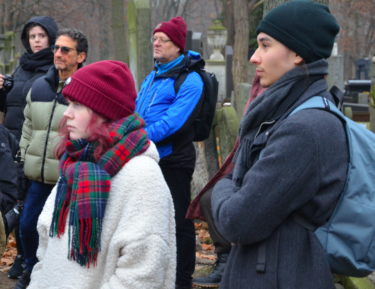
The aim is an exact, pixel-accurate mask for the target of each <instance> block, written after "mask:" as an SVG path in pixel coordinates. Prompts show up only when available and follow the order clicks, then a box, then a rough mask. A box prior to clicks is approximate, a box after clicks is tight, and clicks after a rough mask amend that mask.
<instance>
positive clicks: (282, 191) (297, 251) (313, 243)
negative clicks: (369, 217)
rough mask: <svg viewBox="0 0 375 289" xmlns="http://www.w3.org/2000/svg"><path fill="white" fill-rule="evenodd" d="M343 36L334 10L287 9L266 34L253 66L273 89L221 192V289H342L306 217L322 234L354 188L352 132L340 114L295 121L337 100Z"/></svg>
mask: <svg viewBox="0 0 375 289" xmlns="http://www.w3.org/2000/svg"><path fill="white" fill-rule="evenodd" d="M339 30H340V27H339V25H338V24H337V21H336V20H335V18H334V17H333V16H332V14H331V13H330V11H329V8H328V7H327V6H325V5H322V4H319V3H316V2H313V1H309V0H295V1H290V2H286V3H285V4H282V5H280V6H278V7H276V8H274V9H273V10H272V11H270V12H269V13H268V14H267V15H266V16H265V17H264V19H263V20H262V21H261V22H260V24H259V26H258V28H257V41H258V44H259V48H258V49H257V50H256V51H255V53H254V54H253V56H252V57H251V59H250V62H251V63H252V64H254V65H256V72H257V75H258V76H259V78H260V83H261V85H262V86H263V87H267V90H266V91H264V92H263V93H262V94H261V95H259V96H258V97H257V98H256V99H255V100H254V101H253V102H252V103H251V104H250V106H249V108H248V110H247V112H246V114H245V116H244V118H243V119H242V121H241V124H240V128H239V143H240V145H239V147H238V149H237V152H236V154H235V156H234V158H233V162H234V168H233V170H232V171H231V172H230V173H229V174H228V175H226V176H225V177H224V178H223V179H222V180H220V181H219V182H218V183H217V184H216V185H215V187H214V189H213V193H212V199H211V202H212V212H213V216H214V220H215V224H216V226H217V229H218V231H219V232H220V233H221V234H222V235H223V236H224V237H225V238H226V239H227V240H228V241H229V242H231V243H232V244H233V247H232V250H231V252H230V255H229V258H228V261H227V265H226V268H225V271H224V274H223V278H222V280H221V284H220V288H221V289H243V288H251V289H270V288H278V289H297V288H303V289H316V288H324V289H334V288H335V285H334V282H333V279H332V275H331V272H330V268H329V264H328V260H327V258H326V253H325V251H324V249H323V247H322V246H321V244H320V242H319V240H318V239H317V238H316V236H315V235H314V233H313V232H312V231H309V230H307V229H306V228H305V227H303V226H301V225H299V224H298V223H296V222H295V221H294V220H293V218H292V216H293V214H294V212H297V213H298V214H299V215H300V216H303V217H304V218H306V219H308V220H309V221H311V222H312V223H313V224H315V225H316V226H321V225H323V224H325V222H326V221H327V220H328V219H329V218H330V216H331V214H332V212H333V210H334V208H335V206H336V204H337V201H338V199H339V196H340V194H341V192H342V190H343V189H344V185H345V182H346V177H347V169H348V162H349V154H348V146H347V141H346V134H345V130H344V126H343V124H342V123H341V121H340V120H339V119H338V118H337V117H336V116H334V115H333V114H331V113H329V112H327V111H323V110H318V109H307V110H302V111H299V112H296V113H295V114H293V115H291V116H290V113H291V112H292V111H293V110H294V109H295V108H297V107H298V106H299V105H301V104H302V103H304V102H305V101H306V100H308V99H310V98H311V97H314V96H317V95H319V96H322V97H325V98H327V99H329V100H331V101H332V102H334V100H333V97H332V95H331V94H330V93H329V92H328V91H327V89H328V86H327V81H326V79H325V76H326V75H327V74H328V62H327V60H326V58H328V57H330V55H331V51H332V48H333V44H334V39H335V37H336V35H337V34H338V32H339Z"/></svg>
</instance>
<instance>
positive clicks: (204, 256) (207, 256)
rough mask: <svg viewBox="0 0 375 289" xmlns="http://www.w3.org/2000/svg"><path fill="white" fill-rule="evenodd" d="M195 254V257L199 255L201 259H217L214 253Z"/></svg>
mask: <svg viewBox="0 0 375 289" xmlns="http://www.w3.org/2000/svg"><path fill="white" fill-rule="evenodd" d="M195 255H196V256H197V257H200V258H203V259H208V260H217V258H216V257H215V256H214V255H205V254H202V253H199V252H197V253H195Z"/></svg>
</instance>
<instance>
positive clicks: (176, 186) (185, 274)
mask: <svg viewBox="0 0 375 289" xmlns="http://www.w3.org/2000/svg"><path fill="white" fill-rule="evenodd" d="M161 170H162V172H163V175H164V179H165V181H166V182H167V184H168V187H169V189H170V191H171V194H172V198H173V203H174V209H175V220H176V241H177V272H176V284H177V285H180V286H186V285H190V283H191V282H192V275H193V273H194V269H195V228H194V221H193V220H189V219H186V218H185V217H186V213H187V210H188V207H189V205H190V202H191V198H190V182H191V179H192V176H193V172H194V170H193V169H175V168H161Z"/></svg>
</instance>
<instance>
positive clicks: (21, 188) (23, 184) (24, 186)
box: [17, 162, 30, 200]
mask: <svg viewBox="0 0 375 289" xmlns="http://www.w3.org/2000/svg"><path fill="white" fill-rule="evenodd" d="M23 168H24V162H19V163H17V189H18V196H17V200H24V199H25V198H26V195H27V191H28V190H29V183H30V180H29V179H28V178H27V177H26V176H25V171H24V169H23Z"/></svg>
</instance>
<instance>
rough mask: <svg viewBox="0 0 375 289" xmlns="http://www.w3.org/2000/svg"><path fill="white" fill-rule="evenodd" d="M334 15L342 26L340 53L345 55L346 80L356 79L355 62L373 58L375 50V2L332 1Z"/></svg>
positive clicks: (363, 0) (357, 0) (366, 0)
mask: <svg viewBox="0 0 375 289" xmlns="http://www.w3.org/2000/svg"><path fill="white" fill-rule="evenodd" d="M330 8H331V11H332V14H333V15H334V16H335V17H336V19H337V21H338V22H339V24H340V27H341V31H340V35H339V38H338V47H339V52H340V53H342V54H344V79H345V80H348V79H350V78H353V77H355V74H354V73H355V65H354V63H355V61H356V60H358V59H360V58H366V57H368V58H371V57H372V56H373V55H374V49H375V37H374V36H375V35H374V34H375V17H374V14H375V2H374V1H372V0H346V1H339V0H331V2H330Z"/></svg>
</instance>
